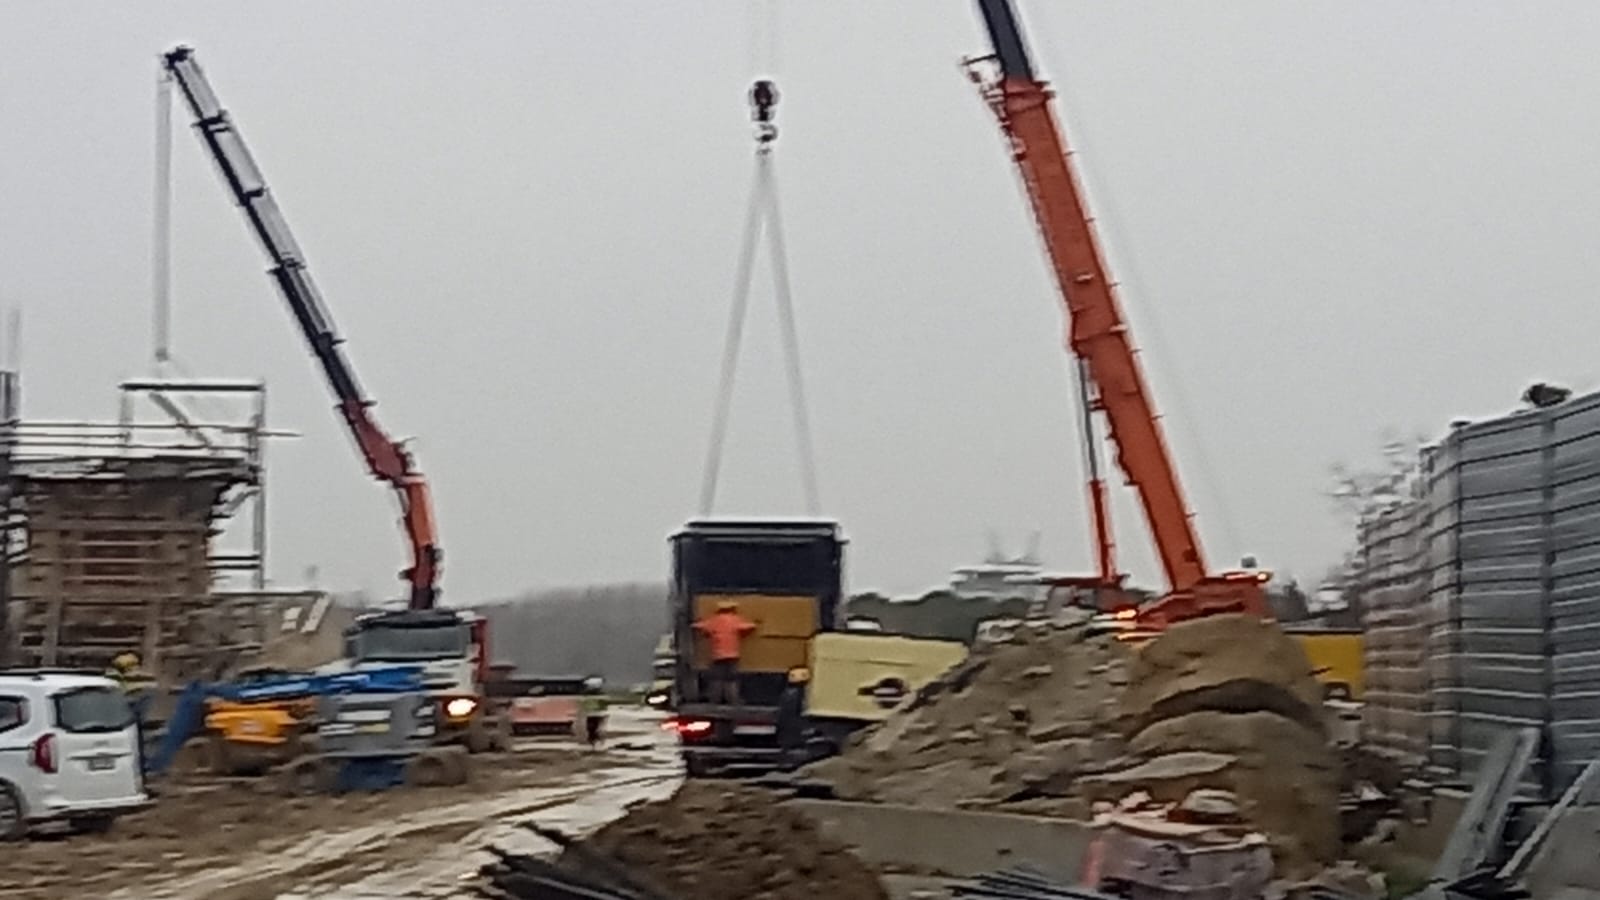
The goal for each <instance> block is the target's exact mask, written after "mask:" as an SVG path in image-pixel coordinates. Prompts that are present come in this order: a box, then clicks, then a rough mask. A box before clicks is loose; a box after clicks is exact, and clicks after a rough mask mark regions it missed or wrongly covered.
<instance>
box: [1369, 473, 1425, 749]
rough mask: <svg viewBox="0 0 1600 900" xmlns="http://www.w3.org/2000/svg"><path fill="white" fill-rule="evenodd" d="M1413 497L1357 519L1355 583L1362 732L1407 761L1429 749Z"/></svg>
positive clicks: (1418, 525) (1419, 520)
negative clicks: (1359, 633)
mask: <svg viewBox="0 0 1600 900" xmlns="http://www.w3.org/2000/svg"><path fill="white" fill-rule="evenodd" d="M1425 512H1426V506H1425V505H1424V504H1423V503H1422V502H1421V500H1420V499H1418V498H1416V497H1406V498H1403V499H1399V500H1396V501H1394V502H1392V503H1389V504H1388V505H1386V506H1385V507H1383V508H1382V509H1378V510H1374V511H1372V512H1371V513H1369V514H1368V515H1366V516H1364V517H1363V518H1362V520H1361V522H1360V524H1359V526H1358V529H1359V530H1358V541H1359V546H1358V555H1357V566H1358V568H1357V579H1358V581H1357V589H1358V591H1359V594H1360V597H1361V605H1362V629H1363V630H1364V631H1365V635H1364V640H1363V642H1362V647H1363V652H1362V655H1363V665H1364V668H1365V670H1366V672H1365V678H1366V691H1365V693H1364V694H1363V701H1364V706H1363V709H1362V734H1363V737H1364V740H1365V741H1366V743H1367V745H1368V746H1369V747H1371V748H1373V749H1376V750H1379V751H1382V752H1384V753H1387V754H1389V755H1391V756H1394V757H1396V758H1398V759H1400V760H1401V761H1403V762H1405V763H1408V764H1420V763H1422V762H1423V761H1424V760H1425V759H1426V757H1427V753H1428V722H1427V682H1426V679H1425V677H1424V673H1423V660H1424V655H1425V644H1426V631H1425V630H1424V628H1423V623H1422V606H1423V604H1422V598H1423V594H1424V586H1423V580H1422V558H1423V541H1422V537H1423V523H1424V518H1425V517H1424V513H1425Z"/></svg>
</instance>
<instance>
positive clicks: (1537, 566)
mask: <svg viewBox="0 0 1600 900" xmlns="http://www.w3.org/2000/svg"><path fill="white" fill-rule="evenodd" d="M1550 421H1551V420H1550V416H1549V415H1547V414H1546V413H1545V412H1543V411H1529V412H1524V413H1519V414H1516V415H1513V416H1509V417H1506V418H1502V419H1495V420H1491V421H1487V422H1476V423H1473V424H1470V425H1465V426H1462V427H1460V428H1457V429H1455V430H1454V431H1452V432H1451V433H1450V435H1449V436H1448V437H1447V438H1446V439H1445V441H1444V442H1443V444H1442V446H1441V447H1440V451H1439V452H1438V453H1437V454H1434V456H1433V458H1432V460H1431V465H1430V467H1429V469H1430V471H1429V476H1428V499H1429V511H1430V525H1429V543H1430V552H1429V558H1430V562H1431V563H1432V564H1433V565H1432V570H1431V571H1430V583H1431V585H1432V586H1433V590H1432V592H1431V593H1430V597H1429V600H1430V603H1429V613H1430V615H1429V624H1430V629H1429V638H1430V645H1429V660H1430V666H1431V671H1430V684H1431V687H1432V691H1431V693H1432V697H1433V700H1434V703H1433V707H1432V728H1431V732H1432V742H1431V743H1432V748H1431V752H1430V759H1431V761H1432V762H1433V763H1434V765H1436V766H1438V767H1439V768H1441V769H1444V770H1446V771H1450V772H1454V773H1456V774H1459V775H1461V776H1462V777H1466V778H1470V777H1472V775H1473V774H1474V773H1475V772H1476V771H1477V769H1478V765H1479V764H1480V763H1481V761H1482V759H1483V757H1484V756H1485V754H1487V753H1488V751H1489V748H1490V745H1491V744H1493V742H1494V740H1495V738H1496V737H1497V736H1498V735H1499V734H1500V733H1502V732H1503V731H1505V730H1506V729H1510V728H1520V727H1527V726H1532V727H1536V728H1542V727H1544V725H1545V723H1546V721H1547V718H1548V709H1547V708H1546V704H1547V702H1548V699H1549V686H1548V683H1547V663H1548V658H1549V654H1548V649H1547V647H1546V646H1545V638H1546V631H1547V618H1548V599H1549V598H1548V591H1547V589H1546V587H1547V580H1548V574H1549V572H1548V565H1547V544H1548V541H1549V537H1550V514H1551V506H1550V502H1549V490H1550V479H1549V458H1548V457H1549V450H1550V447H1549V440H1548V437H1549V430H1550ZM1543 762H1544V761H1543V760H1541V765H1540V766H1539V767H1536V771H1535V773H1534V775H1533V777H1534V778H1535V779H1537V780H1539V781H1541V782H1543V781H1544V779H1546V778H1547V775H1548V773H1547V772H1545V771H1544V769H1543V767H1542V766H1543Z"/></svg>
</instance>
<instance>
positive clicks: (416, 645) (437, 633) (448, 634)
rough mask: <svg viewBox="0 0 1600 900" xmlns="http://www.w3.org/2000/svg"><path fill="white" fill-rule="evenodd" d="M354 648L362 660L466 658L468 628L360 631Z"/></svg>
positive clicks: (387, 627)
mask: <svg viewBox="0 0 1600 900" xmlns="http://www.w3.org/2000/svg"><path fill="white" fill-rule="evenodd" d="M355 645H356V652H357V653H359V654H360V658H361V659H371V660H385V661H395V660H416V659H445V658H449V657H454V656H463V655H465V654H466V652H467V628H466V626H465V625H441V626H439V627H428V628H422V627H410V628H407V627H395V626H390V625H373V626H368V627H367V628H363V629H362V630H361V632H360V633H359V634H358V635H357V636H356V641H355Z"/></svg>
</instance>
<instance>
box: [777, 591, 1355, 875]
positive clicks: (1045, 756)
mask: <svg viewBox="0 0 1600 900" xmlns="http://www.w3.org/2000/svg"><path fill="white" fill-rule="evenodd" d="M1321 696H1322V689H1321V686H1320V684H1318V682H1317V681H1316V679H1315V677H1314V676H1313V675H1312V674H1311V666H1310V663H1309V662H1308V661H1307V659H1306V657H1305V653H1304V652H1303V651H1302V650H1301V648H1300V645H1299V644H1298V643H1296V642H1295V641H1294V640H1293V639H1292V638H1289V637H1288V636H1286V635H1285V634H1284V633H1283V632H1282V631H1281V630H1280V629H1278V628H1277V626H1275V625H1273V624H1270V623H1265V622H1262V621H1260V620H1258V619H1255V618H1253V617H1250V616H1244V615H1222V616H1211V617H1207V618H1203V619H1198V620H1194V621H1190V622H1185V623H1182V624H1179V625H1176V626H1174V627H1172V628H1171V629H1169V630H1168V631H1167V632H1166V633H1164V634H1163V635H1161V636H1160V637H1159V638H1157V639H1155V640H1153V641H1151V642H1150V643H1149V644H1147V645H1145V646H1144V647H1143V648H1141V649H1139V650H1137V651H1134V650H1131V649H1130V648H1129V647H1128V646H1127V645H1126V644H1123V643H1121V642H1118V641H1117V640H1115V639H1113V638H1111V637H1108V636H1089V635H1087V634H1086V632H1084V631H1083V630H1082V629H1073V630H1064V631H1049V632H1045V633H1037V632H1029V631H1028V630H1025V629H1024V630H1021V631H1019V633H1018V635H1017V636H1016V637H1015V638H1014V639H1013V640H1011V641H1010V642H1008V643H1003V644H999V645H996V646H994V647H993V648H989V649H980V650H978V651H976V652H975V653H974V655H973V657H972V658H970V659H969V660H968V661H967V662H966V663H964V664H963V665H962V666H960V667H958V668H957V669H956V670H954V671H952V672H951V673H949V674H947V675H946V676H945V677H944V678H942V679H940V680H939V681H937V682H935V683H934V684H932V685H930V686H929V688H928V689H926V690H925V691H924V692H923V693H922V694H920V695H919V696H918V697H917V698H915V699H914V700H913V701H912V702H911V703H909V704H907V706H906V707H905V708H903V709H901V710H899V711H897V712H896V713H895V714H894V715H893V716H891V717H890V718H889V720H888V721H886V722H884V723H883V724H881V725H879V726H877V727H875V728H873V729H871V730H869V731H867V732H865V733H863V734H862V735H861V736H859V737H858V739H857V740H856V741H854V742H853V743H852V745H851V746H850V747H848V748H847V749H846V751H845V752H844V753H843V754H842V755H840V756H838V757H835V758H834V759H830V760H824V761H822V762H820V763H817V764H815V765H813V766H810V767H808V768H807V769H805V770H803V772H802V773H801V774H802V777H807V778H811V779H814V780H819V781H823V782H826V783H828V784H830V785H831V787H832V788H833V791H834V793H835V795H836V796H839V797H840V798H842V799H852V800H872V801H878V802H888V803H902V804H908V805H913V806H921V807H932V808H955V807H999V808H1005V809H1011V810H1014V811H1027V812H1037V813H1042V814H1051V815H1069V816H1071V815H1086V814H1087V813H1088V811H1089V809H1090V808H1091V806H1090V804H1091V803H1092V802H1093V801H1099V800H1113V801H1114V800H1117V799H1119V798H1121V797H1124V796H1127V795H1129V794H1132V793H1134V792H1137V791H1143V792H1146V793H1149V794H1151V795H1152V796H1154V797H1157V798H1159V799H1162V800H1165V801H1168V802H1173V803H1176V802H1179V801H1181V800H1182V799H1183V797H1184V795H1186V794H1187V793H1188V792H1191V791H1195V790H1223V791H1228V792H1231V793H1232V794H1233V795H1234V796H1235V797H1236V798H1237V801H1238V805H1239V812H1240V814H1241V816H1242V817H1243V819H1244V820H1245V821H1246V822H1247V823H1248V824H1249V825H1250V826H1251V827H1253V828H1256V829H1258V830H1260V831H1261V832H1262V833H1263V834H1264V835H1265V836H1266V837H1267V840H1268V841H1269V843H1270V845H1271V847H1272V850H1273V855H1274V857H1275V859H1276V860H1277V861H1278V863H1279V866H1280V869H1281V870H1282V871H1284V872H1291V873H1292V872H1304V871H1307V870H1309V869H1312V868H1314V867H1316V866H1318V865H1320V864H1322V863H1326V862H1331V861H1332V860H1333V859H1334V858H1336V856H1337V854H1338V851H1339V832H1338V821H1339V820H1338V814H1339V804H1338V799H1339V774H1340V764H1339V757H1338V755H1337V753H1336V752H1335V751H1334V749H1333V748H1332V747H1330V746H1329V743H1328V739H1327V732H1326V730H1325V728H1324V725H1323V719H1322V712H1321V710H1322V707H1321Z"/></svg>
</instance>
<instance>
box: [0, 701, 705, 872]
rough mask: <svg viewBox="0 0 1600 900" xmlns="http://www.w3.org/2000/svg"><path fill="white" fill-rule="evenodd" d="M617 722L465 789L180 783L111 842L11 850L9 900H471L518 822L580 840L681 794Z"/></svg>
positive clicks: (69, 841) (647, 738) (656, 748)
mask: <svg viewBox="0 0 1600 900" xmlns="http://www.w3.org/2000/svg"><path fill="white" fill-rule="evenodd" d="M618 725H619V727H618V728H617V729H616V730H617V732H618V733H617V734H616V739H615V741H614V742H613V749H610V750H607V751H605V752H601V753H590V752H586V751H583V750H580V749H578V748H576V747H573V746H569V745H564V744H560V743H554V744H553V743H550V742H524V743H520V744H519V745H518V747H517V748H516V750H515V752H513V753H510V754H497V755H484V756H478V757H474V758H473V760H472V762H473V769H472V778H471V780H470V782H469V783H468V784H467V785H465V786H460V787H439V788H397V789H392V790H388V791H380V792H376V793H358V794H347V795H339V796H332V795H330V796H323V797H308V798H290V797H285V796H282V795H281V794H280V793H279V792H278V791H277V789H276V786H275V785H274V784H273V782H272V780H271V779H270V778H233V779H218V778H190V779H188V780H185V781H181V782H170V783H167V784H165V785H162V786H161V789H160V790H161V793H160V796H159V798H158V802H157V803H156V804H155V806H154V807H153V808H151V809H150V810H148V811H145V812H141V813H138V814H136V815H132V816H128V817H126V818H123V819H120V820H118V822H117V823H116V825H115V827H114V828H113V829H112V830H111V832H110V833H108V834H105V835H73V836H60V837H48V836H41V837H35V838H33V839H30V840H28V841H24V842H22V843H19V844H15V845H7V846H6V847H5V848H4V849H3V850H0V856H3V857H4V864H3V865H0V896H4V897H7V898H15V900H66V898H80V897H116V898H126V900H133V898H175V900H176V898H190V897H193V898H197V900H198V898H214V900H277V898H283V900H291V898H312V897H316V898H330V900H331V898H366V897H429V898H432V897H451V896H460V895H461V893H460V891H459V889H456V887H453V884H454V883H455V882H456V881H458V880H459V879H460V878H464V877H465V876H466V874H468V873H469V872H470V871H473V870H474V869H475V866H474V865H473V864H472V861H470V860H469V859H468V857H471V856H473V855H474V854H475V853H477V852H478V848H480V847H481V846H483V845H484V844H485V843H488V842H492V841H494V840H495V839H497V838H504V837H507V836H510V837H512V838H513V839H515V834H514V832H515V831H516V829H514V823H515V822H517V821H519V820H521V819H527V818H538V819H539V820H540V821H541V822H553V823H554V824H557V825H562V824H566V825H567V826H569V827H572V828H574V829H579V830H581V829H583V828H587V827H594V826H597V825H599V824H601V823H603V822H604V821H606V820H607V819H608V818H610V817H611V816H613V815H615V814H616V813H617V812H620V807H621V805H622V804H623V803H625V802H628V801H630V800H633V799H646V798H649V797H651V796H655V795H657V794H659V793H663V792H665V791H670V790H671V788H672V787H673V786H674V784H675V783H676V781H677V773H676V770H675V767H674V765H673V761H672V758H671V753H670V752H669V751H670V747H668V748H664V747H663V745H662V741H661V739H660V737H659V736H658V735H657V734H656V733H653V732H655V731H656V729H654V727H653V724H652V723H650V722H648V721H646V720H645V719H644V718H643V717H634V718H632V719H629V718H628V717H623V721H621V722H619V723H618ZM613 809H614V810H615V811H613ZM530 837H531V836H530ZM534 840H537V839H534ZM411 870H415V871H411ZM408 873H409V874H408ZM369 883H370V884H369Z"/></svg>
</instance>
